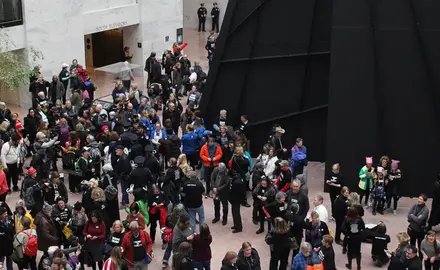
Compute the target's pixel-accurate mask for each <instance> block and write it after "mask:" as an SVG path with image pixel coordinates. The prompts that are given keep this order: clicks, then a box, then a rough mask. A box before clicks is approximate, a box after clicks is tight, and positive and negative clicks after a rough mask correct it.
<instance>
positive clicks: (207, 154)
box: [200, 137, 223, 196]
mask: <svg viewBox="0 0 440 270" xmlns="http://www.w3.org/2000/svg"><path fill="white" fill-rule="evenodd" d="M222 156H223V152H222V148H221V147H220V145H219V144H218V143H216V142H215V139H214V137H209V138H208V142H206V143H205V145H203V146H202V149H200V158H201V159H202V160H203V165H204V166H205V172H204V179H205V181H206V196H209V191H210V190H211V174H212V172H213V171H214V168H215V167H217V166H218V164H219V162H220V159H221V158H222Z"/></svg>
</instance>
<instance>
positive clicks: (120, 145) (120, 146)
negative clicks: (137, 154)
mask: <svg viewBox="0 0 440 270" xmlns="http://www.w3.org/2000/svg"><path fill="white" fill-rule="evenodd" d="M124 148H125V147H124V146H123V145H122V144H118V145H116V147H115V149H116V150H117V149H120V150H124Z"/></svg>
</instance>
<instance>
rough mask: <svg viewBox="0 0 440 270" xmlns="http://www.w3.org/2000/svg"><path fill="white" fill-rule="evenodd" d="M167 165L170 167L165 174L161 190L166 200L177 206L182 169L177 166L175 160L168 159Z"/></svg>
mask: <svg viewBox="0 0 440 270" xmlns="http://www.w3.org/2000/svg"><path fill="white" fill-rule="evenodd" d="M168 163H169V166H170V167H169V168H168V170H167V172H166V174H165V177H164V180H163V183H162V186H161V189H162V191H163V193H164V194H165V197H166V198H167V200H168V201H170V202H171V203H172V204H173V205H177V204H178V203H179V201H180V199H179V192H180V187H181V186H182V179H183V177H184V175H183V172H182V169H181V168H180V167H178V166H177V159H175V158H170V160H169V161H168Z"/></svg>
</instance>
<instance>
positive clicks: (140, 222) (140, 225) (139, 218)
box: [127, 212, 145, 231]
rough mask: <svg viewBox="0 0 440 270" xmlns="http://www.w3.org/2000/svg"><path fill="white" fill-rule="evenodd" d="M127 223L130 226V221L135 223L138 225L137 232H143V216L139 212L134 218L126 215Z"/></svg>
mask: <svg viewBox="0 0 440 270" xmlns="http://www.w3.org/2000/svg"><path fill="white" fill-rule="evenodd" d="M127 221H128V224H130V222H132V221H136V222H137V223H138V224H139V230H141V231H143V230H144V229H145V219H144V215H142V214H141V213H140V212H139V213H137V215H136V216H133V215H132V214H128V215H127Z"/></svg>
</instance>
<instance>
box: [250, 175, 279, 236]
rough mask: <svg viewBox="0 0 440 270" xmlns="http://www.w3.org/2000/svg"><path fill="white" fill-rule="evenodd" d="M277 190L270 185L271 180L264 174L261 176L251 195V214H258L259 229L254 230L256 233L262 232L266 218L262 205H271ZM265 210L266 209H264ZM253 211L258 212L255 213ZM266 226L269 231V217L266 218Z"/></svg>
mask: <svg viewBox="0 0 440 270" xmlns="http://www.w3.org/2000/svg"><path fill="white" fill-rule="evenodd" d="M276 193H277V191H276V189H275V188H274V187H273V186H272V182H271V181H270V180H269V179H267V178H266V177H265V176H263V178H261V181H260V183H259V184H258V185H257V186H256V187H255V189H254V191H253V197H254V205H253V206H254V210H253V216H254V214H255V216H258V221H259V222H260V229H258V231H257V232H256V234H260V233H263V232H264V221H265V220H266V215H265V213H264V211H263V207H266V206H267V205H271V204H272V203H273V202H275V195H276ZM266 210H267V209H266ZM255 212H258V214H256V213H255ZM267 223H268V228H267V230H268V231H270V229H271V221H270V219H267Z"/></svg>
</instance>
